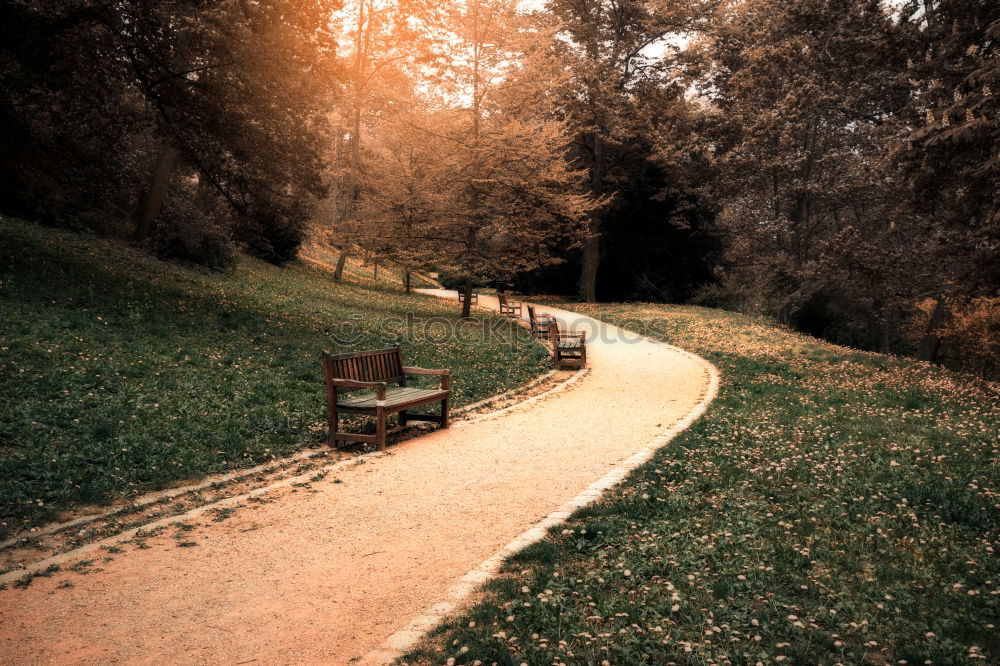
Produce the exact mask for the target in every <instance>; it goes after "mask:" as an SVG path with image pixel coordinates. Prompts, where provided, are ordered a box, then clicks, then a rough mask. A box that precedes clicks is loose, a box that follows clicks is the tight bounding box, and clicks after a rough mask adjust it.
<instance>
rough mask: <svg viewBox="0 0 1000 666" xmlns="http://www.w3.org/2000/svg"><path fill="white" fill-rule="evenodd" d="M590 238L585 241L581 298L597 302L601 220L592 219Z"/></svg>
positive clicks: (587, 301)
mask: <svg viewBox="0 0 1000 666" xmlns="http://www.w3.org/2000/svg"><path fill="white" fill-rule="evenodd" d="M588 234H589V235H588V236H587V238H585V239H584V241H583V266H582V267H581V269H580V298H581V299H582V300H583V301H584V302H586V303H596V302H597V269H598V265H599V263H600V249H601V248H600V243H601V236H600V220H599V219H597V218H596V217H591V220H590V228H589V229H588Z"/></svg>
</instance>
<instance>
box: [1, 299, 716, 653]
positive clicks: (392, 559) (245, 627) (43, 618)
mask: <svg viewBox="0 0 1000 666" xmlns="http://www.w3.org/2000/svg"><path fill="white" fill-rule="evenodd" d="M437 293H438V294H439V295H441V294H443V293H444V292H437ZM480 303H481V304H482V305H484V306H488V307H491V308H493V309H495V308H496V300H495V299H491V298H488V297H485V296H483V297H481V299H480ZM456 307H457V305H456ZM539 310H540V311H541V312H551V313H553V314H555V315H556V316H558V317H559V319H560V320H561V321H562V323H563V328H569V327H572V328H574V329H576V330H586V331H588V332H589V333H591V334H592V335H593V334H594V333H596V337H595V338H594V339H592V341H591V342H590V343H589V344H590V346H589V355H590V358H589V360H590V365H591V368H592V370H591V372H590V374H588V375H587V376H585V377H583V378H581V379H580V380H579V381H577V382H576V383H574V384H573V385H571V386H569V387H567V388H566V389H565V390H563V391H560V392H558V393H555V394H553V395H551V396H547V397H545V398H542V399H541V400H538V401H535V402H532V403H528V404H526V405H525V406H523V407H519V408H515V409H513V410H510V411H506V412H503V413H501V414H498V415H496V416H494V417H489V418H486V419H483V420H480V421H476V422H473V423H468V424H461V423H458V424H456V425H455V426H454V427H452V428H451V429H449V430H446V431H437V432H434V433H432V434H429V435H427V436H425V437H420V438H416V439H412V440H409V441H407V442H405V443H402V444H400V445H399V446H396V447H391V448H390V449H389V454H388V455H385V456H383V457H378V458H376V459H374V460H370V461H369V462H367V463H365V464H360V465H354V466H351V467H349V468H347V469H345V470H342V471H338V472H337V473H335V474H331V475H329V476H327V477H326V478H323V479H322V480H318V481H315V482H313V483H311V484H310V487H300V488H289V489H285V490H281V491H276V493H275V495H274V497H273V501H270V502H268V503H248V505H247V506H245V507H241V508H239V509H238V510H237V511H236V513H235V514H233V515H231V516H229V517H227V518H226V519H225V520H222V521H219V522H213V521H211V520H210V519H206V518H204V517H203V518H200V519H197V520H192V521H189V522H190V523H191V524H192V525H196V526H195V527H194V528H193V529H191V530H190V531H187V532H181V531H180V530H178V529H175V528H171V529H168V530H166V531H165V532H164V533H162V534H160V535H159V536H156V537H153V538H150V539H148V540H147V541H146V542H145V544H146V546H147V548H144V549H140V548H137V547H136V546H133V545H128V546H125V552H123V553H120V554H117V553H115V554H109V553H107V552H106V551H102V554H101V556H99V557H96V558H93V555H91V556H90V557H91V558H93V559H94V561H93V563H92V564H91V565H90V566H88V567H84V569H89V570H91V571H90V573H86V574H82V573H76V572H68V571H66V568H65V567H64V570H63V571H62V572H60V573H57V574H55V575H54V576H52V577H50V578H38V579H36V580H35V581H34V583H33V584H32V585H31V586H30V587H28V588H26V589H14V588H11V589H8V590H4V591H0V663H3V664H38V663H63V664H67V663H86V664H104V663H137V664H142V663H149V664H162V663H170V664H198V663H212V664H215V663H220V664H248V663H255V664H291V663H296V664H301V663H325V664H347V663H349V662H350V661H351V659H352V658H354V657H360V656H362V655H364V654H366V653H367V652H368V651H369V650H371V649H373V648H377V647H379V646H380V645H381V643H382V641H383V640H384V639H385V638H386V636H388V635H389V634H390V633H392V632H393V631H395V630H396V629H397V628H398V627H400V626H401V625H403V624H404V623H405V622H407V621H408V620H409V619H410V618H411V617H412V616H414V615H416V614H418V613H420V612H421V611H423V610H424V609H425V608H426V607H427V606H428V605H429V604H431V603H433V602H435V601H437V600H438V599H441V598H442V597H443V596H444V592H445V590H446V589H447V588H448V586H449V585H451V584H452V583H453V582H455V581H456V580H457V579H458V578H459V577H461V576H462V575H463V574H465V572H467V571H469V570H470V569H472V568H473V567H475V566H476V565H477V564H479V563H480V562H482V561H483V560H484V559H486V558H487V557H489V556H490V555H492V554H493V553H494V552H496V551H497V550H499V549H500V548H502V547H503V545H504V544H505V543H507V542H508V541H510V540H511V539H512V538H514V537H515V536H517V535H518V534H520V533H521V532H523V531H524V530H526V529H527V528H529V527H530V526H531V525H533V524H534V523H535V522H537V521H538V520H539V519H541V518H542V517H543V516H545V515H546V514H547V513H549V512H550V511H552V510H554V509H555V508H556V507H557V506H559V505H561V504H562V503H563V502H565V501H567V500H569V499H571V498H572V497H574V496H575V495H576V494H577V493H578V492H579V491H580V490H581V489H583V488H584V487H585V486H587V485H588V484H589V483H591V482H593V481H594V480H596V479H598V478H599V477H601V476H602V475H603V474H604V473H605V472H607V471H608V470H609V469H611V468H613V467H615V466H616V463H618V462H619V461H621V460H622V459H624V458H626V457H628V456H629V455H631V454H632V453H634V452H636V451H638V450H639V449H641V448H643V447H644V445H646V444H647V443H648V442H649V440H651V439H652V438H653V437H655V436H656V435H657V434H658V433H660V432H662V431H663V430H665V429H667V428H668V427H669V426H670V425H672V424H673V423H675V422H677V421H678V420H680V419H681V418H683V417H684V415H686V414H687V413H688V412H689V411H690V410H691V409H692V408H693V407H695V405H696V404H697V403H698V402H699V401H700V399H701V398H702V396H703V395H705V391H706V388H707V386H708V376H707V374H706V371H705V369H704V368H703V366H701V365H700V364H699V363H698V362H697V361H695V360H693V359H691V358H689V357H687V356H685V355H682V354H680V353H678V352H676V351H674V350H672V349H671V348H669V347H667V346H664V345H660V344H655V343H652V342H650V341H646V340H641V341H640V340H636V339H635V336H634V335H631V334H626V338H628V340H623V338H622V336H621V332H620V331H619V330H618V329H614V328H611V327H600V328H598V327H599V326H600V325H599V324H598V323H597V322H595V321H594V320H592V319H587V318H584V317H580V316H577V315H574V314H572V313H568V312H564V311H559V310H551V309H548V308H544V307H541V308H539ZM183 544H187V545H183ZM191 544H194V545H191ZM106 555H109V556H110V557H113V558H114V559H113V561H108V562H105V561H104V559H103V558H104V556H106ZM66 582H68V583H70V584H71V585H72V586H71V587H68V586H65V583H66ZM61 586H62V587H61Z"/></svg>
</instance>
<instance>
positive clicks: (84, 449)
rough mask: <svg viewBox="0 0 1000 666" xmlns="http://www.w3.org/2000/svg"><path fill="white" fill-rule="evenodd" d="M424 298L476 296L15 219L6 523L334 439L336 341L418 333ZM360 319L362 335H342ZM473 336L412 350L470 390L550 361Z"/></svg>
mask: <svg viewBox="0 0 1000 666" xmlns="http://www.w3.org/2000/svg"><path fill="white" fill-rule="evenodd" d="M355 272H356V271H355ZM381 277H382V276H380V278H381ZM407 313H414V314H415V315H416V316H417V317H421V318H431V317H440V318H442V319H441V321H454V320H455V318H456V316H457V315H458V314H459V311H458V307H457V304H456V305H451V304H447V303H444V302H440V301H438V300H437V299H434V298H431V297H425V296H419V295H410V296H407V295H405V294H402V293H399V292H398V291H396V290H395V289H390V288H389V287H388V286H386V285H385V284H384V283H374V282H369V283H363V282H360V281H359V279H354V280H347V281H345V282H344V283H342V284H340V285H334V284H333V283H332V280H331V279H330V275H329V273H328V272H326V271H324V270H321V269H319V268H316V267H314V266H312V265H310V264H307V263H305V262H301V263H297V264H293V265H291V266H289V267H286V268H277V267H274V266H271V265H268V264H265V263H262V262H259V261H255V260H251V259H244V260H242V261H241V262H240V263H239V265H238V266H237V267H236V268H235V269H233V270H232V271H229V272H225V273H211V272H206V271H203V270H198V269H195V268H189V267H184V266H178V265H174V264H167V263H163V262H160V261H157V260H155V259H152V258H150V257H149V256H147V255H145V254H143V253H140V252H138V251H135V250H132V249H130V248H128V247H126V246H123V245H121V244H117V243H113V242H110V241H106V240H100V239H96V238H91V237H86V236H79V235H76V234H72V233H67V232H62V231H56V230H53V229H48V228H43V227H39V226H36V225H32V224H28V223H25V222H21V221H18V220H11V219H0V387H2V390H0V521H2V522H3V523H6V524H5V525H0V538H2V536H3V532H5V531H11V530H13V529H14V528H16V527H19V526H20V525H22V524H24V523H25V522H26V521H27V522H39V521H41V520H44V519H46V518H51V517H54V515H55V511H56V510H60V509H64V508H67V507H72V506H74V505H78V504H81V503H89V502H98V501H104V500H108V499H112V498H116V497H121V496H127V495H131V494H136V493H139V492H143V491H146V490H150V489H155V488H158V487H162V486H164V485H167V484H170V483H171V482H175V481H177V480H180V479H191V478H197V477H200V476H203V475H205V474H210V473H216V472H222V471H226V470H231V469H234V468H239V467H247V466H252V465H254V464H259V463H261V462H264V461H266V460H269V459H271V458H272V457H280V456H283V455H287V454H289V453H291V452H293V451H295V450H297V449H301V448H303V447H306V446H310V445H316V444H319V443H320V442H321V441H322V439H323V436H324V428H325V425H324V423H323V419H324V415H325V400H326V398H325V393H324V390H323V386H322V372H321V368H320V363H319V353H320V351H322V350H324V349H326V350H329V351H332V352H339V351H352V350H357V349H368V348H373V347H379V346H385V344H386V343H387V342H388V341H391V340H390V339H392V338H396V337H398V336H400V335H402V334H406V333H407V332H408V327H407V326H406V325H405V324H404V323H403V322H404V319H403V318H404V317H405V316H406V314H407ZM345 326H349V327H352V328H353V329H354V331H355V333H354V336H355V339H354V340H353V343H352V344H350V345H341V344H337V343H335V342H334V341H333V340H332V339H331V335H332V334H334V333H337V332H341V333H343V331H344V327H345ZM442 326H443V325H442ZM439 328H440V326H439ZM477 330H478V329H472V330H470V331H469V332H470V333H475V332H476V331H477ZM436 332H437V329H432V330H431V331H430V333H436ZM468 340H469V341H467V342H466V343H465V344H456V343H454V342H453V341H449V340H445V339H441V340H439V339H438V338H437V337H434V335H430V336H428V335H425V331H424V330H423V329H422V328H421V327H420V326H416V327H415V328H414V331H413V335H412V336H411V338H410V339H408V340H406V341H404V342H403V351H404V356H405V359H406V362H407V363H408V364H412V365H420V366H424V367H446V368H451V369H452V370H453V373H454V376H453V395H454V399H453V404H455V405H456V406H457V405H462V404H465V403H469V402H473V401H476V400H479V399H482V398H485V397H488V396H491V395H494V394H496V393H499V392H502V391H504V390H507V389H510V388H513V387H515V386H517V385H519V384H521V383H523V382H525V381H527V380H528V379H530V378H531V377H534V376H535V375H537V373H539V372H540V371H541V370H543V369H544V366H545V360H546V359H545V352H544V350H542V349H541V348H540V347H538V346H537V345H533V344H530V343H527V342H526V341H525V340H524V336H523V335H515V334H514V333H512V332H511V331H510V330H509V329H504V328H502V329H501V332H500V333H499V335H497V336H494V337H493V338H491V339H488V340H487V339H481V338H479V337H477V336H476V335H470V336H468ZM4 528H6V529H4Z"/></svg>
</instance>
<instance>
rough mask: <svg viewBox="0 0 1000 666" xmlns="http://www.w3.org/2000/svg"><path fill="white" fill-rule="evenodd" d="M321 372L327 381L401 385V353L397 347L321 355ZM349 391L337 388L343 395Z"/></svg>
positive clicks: (402, 377)
mask: <svg viewBox="0 0 1000 666" xmlns="http://www.w3.org/2000/svg"><path fill="white" fill-rule="evenodd" d="M323 370H324V373H325V374H326V377H327V379H328V380H329V379H352V380H354V381H356V382H389V383H393V384H402V383H403V382H404V381H405V377H404V375H403V353H402V351H400V348H399V345H396V346H394V347H387V348H385V349H374V350H372V351H362V352H352V353H350V354H336V355H333V356H331V355H330V354H323ZM349 390H351V389H348V388H342V387H338V388H337V392H338V393H343V392H344V391H349Z"/></svg>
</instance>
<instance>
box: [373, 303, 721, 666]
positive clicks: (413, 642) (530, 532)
mask: <svg viewBox="0 0 1000 666" xmlns="http://www.w3.org/2000/svg"><path fill="white" fill-rule="evenodd" d="M589 318H590V319H594V321H597V322H598V323H600V324H603V325H605V326H613V325H612V324H609V323H607V322H604V321H601V320H600V319H596V318H594V317H589ZM614 328H618V329H621V327H620V326H614ZM622 330H625V329H622ZM640 337H642V338H643V339H645V340H647V341H648V342H650V343H652V344H656V345H661V346H664V347H667V348H668V349H671V350H672V351H674V352H677V353H679V354H681V355H682V356H686V357H687V358H689V359H691V360H693V361H695V362H696V363H698V364H699V365H700V366H701V367H702V369H703V370H704V371H705V374H707V375H708V385H707V387H706V388H705V393H704V395H702V397H701V400H700V401H699V402H698V404H697V405H695V406H694V407H693V408H692V409H691V411H689V412H688V413H687V414H686V415H685V416H684V417H683V418H682V419H680V420H679V421H678V422H677V423H675V424H674V425H672V426H671V427H670V428H668V429H667V430H666V431H665V432H663V433H660V434H659V435H657V436H656V437H654V438H653V439H652V440H650V441H649V442H648V443H647V444H646V445H645V446H644V447H643V448H641V449H639V450H638V451H637V452H635V453H633V454H632V455H631V456H629V457H628V458H626V459H624V460H623V461H621V462H620V463H619V464H618V465H617V466H616V467H615V468H614V469H612V470H611V471H610V472H607V473H606V474H605V475H604V476H602V477H601V478H600V479H598V480H597V481H594V482H593V483H591V484H590V485H589V486H587V487H586V488H584V489H583V490H582V491H581V492H580V493H578V494H577V496H576V497H574V498H573V499H571V500H569V501H568V502H566V503H565V504H563V505H562V506H560V507H559V508H557V509H556V510H555V511H552V512H551V513H549V514H548V515H547V516H546V517H544V518H542V519H541V520H539V521H538V522H537V523H535V524H534V525H532V526H531V527H530V528H528V529H527V530H525V531H524V532H523V533H521V534H520V535H519V536H517V537H515V538H514V540H513V541H511V542H510V543H508V544H507V545H505V546H504V547H503V548H501V549H500V550H498V551H497V552H495V553H494V554H493V555H491V556H490V557H489V558H487V559H486V560H484V561H483V562H481V563H480V564H479V565H478V566H477V567H475V568H474V569H472V570H471V571H469V572H468V573H466V574H465V575H464V576H462V577H461V578H459V579H458V580H456V581H455V582H454V583H452V585H451V586H450V587H449V588H448V590H447V592H446V597H445V598H444V599H442V600H440V601H438V602H437V603H435V604H432V605H431V606H429V607H428V608H426V609H425V610H424V612H422V613H420V614H418V615H415V616H414V617H412V618H411V619H410V621H409V622H407V623H406V624H405V625H403V626H402V627H401V628H399V629H398V630H397V631H395V632H393V633H392V634H390V635H389V637H388V638H387V639H386V640H385V641H384V642H383V644H382V645H381V647H378V648H376V649H374V650H371V651H370V652H368V653H367V654H365V655H364V656H363V657H362V658H361V659H359V660H357V661H356V662H354V663H357V664H361V665H364V666H387V665H389V664H394V663H396V661H397V660H398V659H399V658H400V657H402V656H403V655H405V654H406V653H407V652H409V651H410V650H412V649H413V648H414V647H416V646H417V644H418V643H419V642H420V641H421V640H423V639H424V638H425V637H426V636H427V634H428V633H429V632H430V631H431V630H432V629H434V628H435V627H437V626H438V625H439V624H440V623H441V622H443V621H444V620H445V619H446V617H447V616H448V615H449V614H451V613H452V611H454V610H455V609H456V608H457V607H458V605H459V604H460V603H461V602H463V601H465V600H467V599H468V598H469V597H470V596H471V595H472V593H473V592H475V591H476V590H478V589H479V587H480V586H481V585H482V584H483V583H486V582H487V581H489V580H492V579H493V578H495V577H496V575H497V573H498V572H499V571H500V567H501V566H502V565H503V562H504V560H506V559H507V558H508V557H510V556H511V555H513V554H515V553H517V552H519V551H521V550H522V549H524V548H527V547H528V546H530V545H532V544H535V543H537V542H539V541H541V540H542V539H544V538H545V536H546V534H547V532H548V529H549V528H551V527H554V526H556V525H561V524H563V523H565V522H566V521H567V520H568V519H569V518H570V517H571V516H572V515H573V514H574V513H576V512H577V511H579V510H580V509H582V508H584V507H586V506H588V505H590V504H592V503H593V502H595V501H597V500H598V499H599V498H600V497H601V496H602V495H603V494H604V493H605V491H607V490H610V489H612V488H614V487H616V486H617V485H618V484H620V483H621V482H622V481H623V480H624V479H625V478H626V477H627V476H628V475H629V473H631V472H632V471H633V470H635V469H636V468H638V467H639V466H641V465H643V464H645V463H646V462H648V461H649V460H650V458H652V457H653V455H655V454H656V452H657V451H659V450H660V449H662V448H664V447H665V446H666V445H667V444H669V443H670V442H671V441H672V440H673V439H674V438H675V437H677V435H679V434H681V433H682V432H684V431H685V430H687V429H688V428H690V427H691V426H692V425H693V424H694V423H695V422H696V421H697V420H698V419H699V418H701V417H702V415H703V414H704V413H705V412H706V411H707V410H708V407H709V405H711V404H712V401H714V400H715V398H716V396H717V395H718V393H719V387H720V385H721V383H722V373H721V372H719V369H718V368H717V367H715V365H714V364H713V363H712V362H711V361H709V360H707V359H705V358H702V357H701V356H699V355H698V354H695V353H693V352H689V351H688V350H686V349H682V348H680V347H677V346H675V345H671V344H669V343H666V342H663V341H662V340H654V339H653V338H650V337H648V336H645V335H643V336H640Z"/></svg>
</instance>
